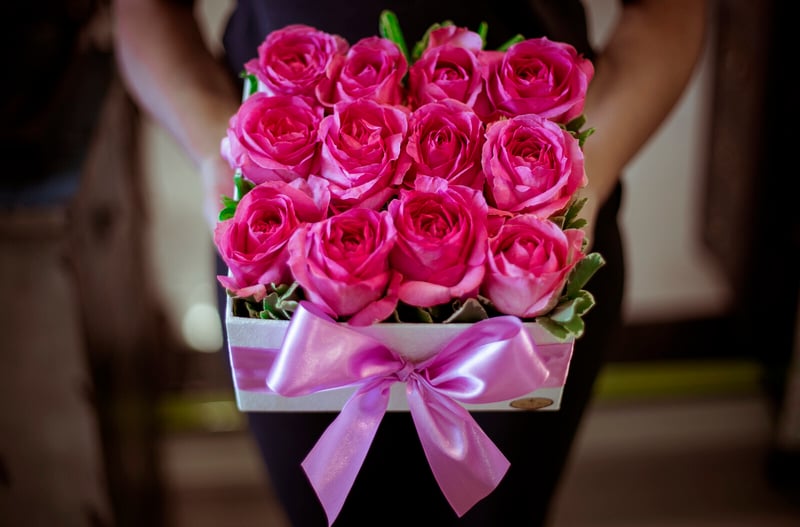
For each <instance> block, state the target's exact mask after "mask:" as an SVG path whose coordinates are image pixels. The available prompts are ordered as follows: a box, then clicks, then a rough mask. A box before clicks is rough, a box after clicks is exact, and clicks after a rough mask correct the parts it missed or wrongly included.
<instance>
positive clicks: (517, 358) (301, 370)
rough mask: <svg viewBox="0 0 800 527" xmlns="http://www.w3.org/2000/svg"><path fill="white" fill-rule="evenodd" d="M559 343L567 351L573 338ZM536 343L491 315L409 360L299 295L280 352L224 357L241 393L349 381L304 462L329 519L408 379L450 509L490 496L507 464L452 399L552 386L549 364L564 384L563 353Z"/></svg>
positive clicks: (235, 352)
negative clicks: (551, 355)
mask: <svg viewBox="0 0 800 527" xmlns="http://www.w3.org/2000/svg"><path fill="white" fill-rule="evenodd" d="M559 346H560V347H561V348H562V351H565V352H568V351H571V345H567V346H564V345H559ZM537 348H538V347H537V345H536V343H535V342H534V341H533V339H532V338H531V337H530V334H529V333H528V331H527V330H525V328H524V326H523V325H522V322H521V321H520V320H519V319H518V318H516V317H511V316H503V317H495V318H490V319H487V320H483V321H481V322H478V323H475V324H473V325H471V326H470V327H469V328H468V329H466V330H465V331H464V332H462V333H461V334H459V335H458V336H456V337H455V338H454V339H453V340H451V341H450V342H449V343H447V344H446V345H445V346H444V347H443V348H442V349H441V350H440V351H439V352H438V353H437V354H436V355H434V356H433V357H431V358H430V359H428V360H425V361H423V362H420V363H417V364H413V363H410V362H408V361H406V360H405V359H404V358H403V357H402V356H401V355H399V354H397V353H396V352H395V351H393V350H391V349H389V348H388V347H386V346H385V345H384V344H383V343H381V342H379V341H378V340H376V339H374V338H373V337H370V336H367V335H365V334H363V333H360V332H359V331H358V329H357V328H354V327H351V326H347V325H344V324H338V323H336V322H335V321H334V320H332V319H331V318H330V317H328V316H327V315H326V314H324V313H323V312H321V311H320V310H318V309H317V308H316V307H315V306H314V305H313V304H310V303H305V302H304V303H302V304H301V306H300V307H299V308H298V310H297V311H296V312H295V313H294V316H293V317H292V321H291V323H290V324H289V326H288V329H287V331H286V336H285V337H284V341H283V345H282V346H281V348H280V350H269V349H253V348H235V347H232V348H231V359H232V361H233V369H234V372H235V375H236V382H237V388H238V389H240V390H256V391H268V392H274V393H276V394H279V395H282V396H284V397H295V396H302V395H308V394H311V393H315V392H319V391H323V390H328V389H334V388H344V387H348V386H350V387H357V389H356V391H355V393H354V394H353V395H352V396H351V397H350V399H349V400H348V401H347V402H346V403H345V405H344V407H343V408H342V411H341V412H340V413H339V415H338V416H337V418H336V419H335V420H334V421H333V422H332V423H331V425H330V426H329V427H328V429H327V430H326V431H325V432H324V433H323V435H322V437H321V438H320V439H319V441H318V442H317V444H316V445H315V446H314V448H313V449H312V450H311V452H310V453H309V454H308V456H307V457H306V459H305V460H304V461H303V463H302V466H303V469H304V470H305V472H306V475H307V476H308V478H309V480H310V482H311V484H312V486H313V487H314V490H315V491H316V493H317V496H318V497H319V499H320V502H321V503H322V506H323V508H324V509H325V513H326V515H327V517H328V524H329V526H330V525H332V524H333V522H334V520H335V519H336V517H337V516H338V514H339V512H340V511H341V509H342V506H343V505H344V502H345V499H346V498H347V495H348V493H349V492H350V489H351V487H352V485H353V482H354V481H355V478H356V475H357V474H358V472H359V470H360V469H361V466H362V464H363V462H364V459H365V457H366V455H367V451H368V450H369V447H370V445H371V444H372V440H373V439H374V437H375V433H376V432H377V429H378V425H379V424H380V421H381V419H382V418H383V415H384V414H385V413H386V411H387V408H388V405H389V396H390V387H391V385H392V384H394V383H396V382H404V383H406V395H407V398H408V406H409V410H410V413H411V416H412V418H413V420H414V424H415V426H416V429H417V433H418V435H419V438H420V442H421V443H422V447H423V449H424V451H425V455H426V457H427V459H428V463H429V465H430V467H431V470H432V472H433V474H434V476H435V477H436V480H437V482H438V483H439V487H440V488H441V490H442V492H443V494H444V495H445V497H446V498H447V500H448V502H449V503H450V506H451V507H452V508H453V510H454V511H455V512H456V513H457V514H458V516H459V517H460V516H463V515H464V514H465V513H466V512H467V511H468V510H469V509H470V508H472V506H473V505H475V503H477V502H478V501H480V500H481V499H483V498H484V497H486V496H487V495H488V494H490V493H491V492H492V491H493V490H494V489H495V488H496V487H497V485H498V484H499V483H500V481H501V480H502V478H503V477H504V476H505V473H506V471H507V470H508V467H509V462H508V460H507V459H506V458H505V456H504V455H503V454H502V453H501V452H500V450H499V449H498V448H497V447H496V446H495V444H494V443H493V442H492V441H491V440H490V439H489V438H488V436H486V434H485V433H484V432H483V430H481V429H480V427H479V426H478V424H477V423H476V422H475V420H474V419H473V418H472V416H471V415H470V414H469V412H468V411H467V410H466V409H465V408H464V407H463V406H462V405H461V404H459V402H460V403H468V404H485V403H493V402H498V401H505V400H510V399H514V398H517V397H521V396H523V395H527V394H529V393H531V392H532V391H534V390H536V389H538V388H540V387H543V386H546V385H548V384H550V383H547V382H546V381H547V380H548V377H549V376H550V373H549V371H548V367H550V368H552V369H554V370H555V371H554V373H555V374H556V375H554V377H556V378H557V379H558V378H559V377H560V379H559V380H558V381H557V382H558V383H559V384H557V385H559V386H560V385H562V384H563V380H564V377H565V376H566V370H567V366H568V364H569V354H568V353H567V355H566V357H565V358H564V353H560V356H561V358H560V359H557V360H553V359H550V360H549V361H546V360H545V359H543V358H542V357H541V356H540V352H539V350H538V349H537ZM276 352H277V356H276V355H275V353H276ZM565 359H566V360H565ZM265 379H266V382H265Z"/></svg>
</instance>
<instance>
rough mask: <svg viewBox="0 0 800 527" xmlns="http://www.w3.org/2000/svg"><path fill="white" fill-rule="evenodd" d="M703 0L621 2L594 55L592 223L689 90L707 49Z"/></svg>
mask: <svg viewBox="0 0 800 527" xmlns="http://www.w3.org/2000/svg"><path fill="white" fill-rule="evenodd" d="M706 17H707V6H706V2H705V1H704V0H663V1H662V0H641V1H639V2H633V3H630V4H628V5H626V6H624V7H623V9H622V12H621V13H620V16H619V19H618V23H617V25H616V27H615V28H614V30H613V31H612V34H611V36H610V38H609V40H608V43H607V45H606V47H605V48H604V49H603V50H601V52H600V54H599V55H598V57H597V60H596V61H595V77H594V79H593V80H592V83H591V85H590V87H589V92H588V94H587V98H586V106H585V114H586V117H587V124H588V126H591V127H593V128H595V130H596V131H595V133H594V134H593V135H592V136H591V137H590V138H589V139H588V140H587V141H586V144H585V145H584V147H585V150H584V154H585V157H586V173H587V174H588V176H589V186H588V187H587V188H586V189H584V190H585V194H586V195H587V196H588V197H589V202H588V204H587V210H586V211H585V212H584V215H585V216H586V217H587V219H588V220H589V222H590V225H589V233H590V241H591V233H592V222H593V220H594V217H595V215H596V210H595V209H596V207H597V206H598V205H599V204H602V203H603V202H605V200H606V199H607V198H608V197H609V195H610V193H611V192H612V190H613V189H614V186H615V185H616V183H617V180H618V179H619V176H620V174H621V172H622V170H623V169H624V167H625V165H627V163H628V162H630V161H631V159H632V158H633V157H634V156H635V155H636V154H637V152H638V151H639V150H640V149H641V148H642V147H643V146H644V145H645V143H647V141H648V140H649V139H650V138H651V137H652V135H653V134H654V133H655V132H656V131H657V130H658V128H659V127H660V126H661V124H662V122H663V121H664V119H666V117H667V116H668V115H669V113H670V112H671V111H672V109H673V107H674V106H675V104H676V103H677V102H678V100H679V98H680V97H681V95H682V94H683V92H684V90H685V88H686V86H687V84H688V83H689V80H690V79H691V76H692V73H693V72H694V68H695V66H696V64H697V61H698V59H699V57H700V54H701V51H702V49H703V44H704V39H705V32H706Z"/></svg>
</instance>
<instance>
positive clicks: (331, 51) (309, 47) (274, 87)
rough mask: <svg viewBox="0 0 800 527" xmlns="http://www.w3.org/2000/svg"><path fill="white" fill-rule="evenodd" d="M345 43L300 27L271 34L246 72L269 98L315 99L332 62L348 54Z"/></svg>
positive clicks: (286, 28) (319, 32)
mask: <svg viewBox="0 0 800 527" xmlns="http://www.w3.org/2000/svg"><path fill="white" fill-rule="evenodd" d="M347 46H348V44H347V41H345V40H344V39H343V38H342V37H340V36H338V35H331V34H328V33H325V32H323V31H319V30H317V29H315V28H313V27H310V26H306V25H303V24H293V25H289V26H286V27H284V28H282V29H278V30H276V31H273V32H271V33H270V34H268V35H267V37H266V38H265V39H264V42H262V43H261V45H260V46H258V57H257V58H255V59H252V60H250V61H248V62H247V63H246V64H245V65H244V68H245V71H247V72H248V73H251V74H253V75H255V76H256V78H257V79H258V80H259V81H260V84H261V90H262V91H265V92H266V93H267V94H269V95H307V96H310V97H313V96H314V91H315V89H316V87H317V83H319V81H320V79H322V77H323V76H324V75H325V69H326V68H327V67H328V64H329V63H330V61H331V59H332V58H333V57H335V56H337V55H341V54H343V53H345V52H346V51H347Z"/></svg>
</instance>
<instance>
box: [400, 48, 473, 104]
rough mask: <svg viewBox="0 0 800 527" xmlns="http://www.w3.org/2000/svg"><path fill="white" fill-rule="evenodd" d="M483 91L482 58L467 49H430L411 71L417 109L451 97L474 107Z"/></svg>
mask: <svg viewBox="0 0 800 527" xmlns="http://www.w3.org/2000/svg"><path fill="white" fill-rule="evenodd" d="M482 90H483V78H482V73H481V66H480V64H479V63H478V58H477V57H476V55H475V52H474V51H472V50H470V49H467V48H463V47H458V46H454V45H450V44H445V45H441V46H436V47H432V48H428V49H427V50H426V51H425V52H424V53H423V54H422V56H421V57H420V58H419V60H417V61H416V62H415V63H414V64H412V66H411V68H410V69H409V72H408V92H409V98H410V99H411V105H412V107H413V108H417V107H419V106H421V105H423V104H425V103H428V102H433V101H441V100H443V99H448V98H450V99H456V100H457V101H461V102H463V103H465V104H468V105H469V106H474V105H475V104H476V101H477V100H478V96H479V94H480V93H481V92H482Z"/></svg>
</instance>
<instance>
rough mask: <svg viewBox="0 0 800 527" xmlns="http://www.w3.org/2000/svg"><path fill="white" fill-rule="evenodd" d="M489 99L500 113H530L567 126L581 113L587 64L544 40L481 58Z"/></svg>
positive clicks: (591, 69)
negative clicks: (484, 67)
mask: <svg viewBox="0 0 800 527" xmlns="http://www.w3.org/2000/svg"><path fill="white" fill-rule="evenodd" d="M482 63H484V64H485V65H486V66H487V68H486V75H487V82H486V84H487V93H488V96H489V99H490V101H491V103H492V105H493V106H494V108H495V109H496V110H497V112H498V113H499V114H501V115H506V116H513V115H520V114H525V113H535V114H537V115H541V116H542V117H545V118H548V119H551V120H553V121H556V122H559V123H567V122H569V121H571V120H572V119H574V118H575V117H578V116H580V115H581V113H583V105H584V99H585V98H586V89H587V88H588V86H589V82H590V81H591V80H592V77H593V76H594V66H593V65H592V63H591V61H589V60H588V59H586V58H584V57H583V56H582V55H580V54H578V52H577V50H576V49H575V48H574V47H572V46H570V45H569V44H566V43H563V42H554V41H551V40H548V39H547V38H546V37H542V38H534V39H528V40H524V41H522V42H517V43H516V44H514V45H513V46H511V47H510V48H509V49H508V51H507V52H506V53H505V54H502V55H498V54H496V53H485V54H483V56H482Z"/></svg>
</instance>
